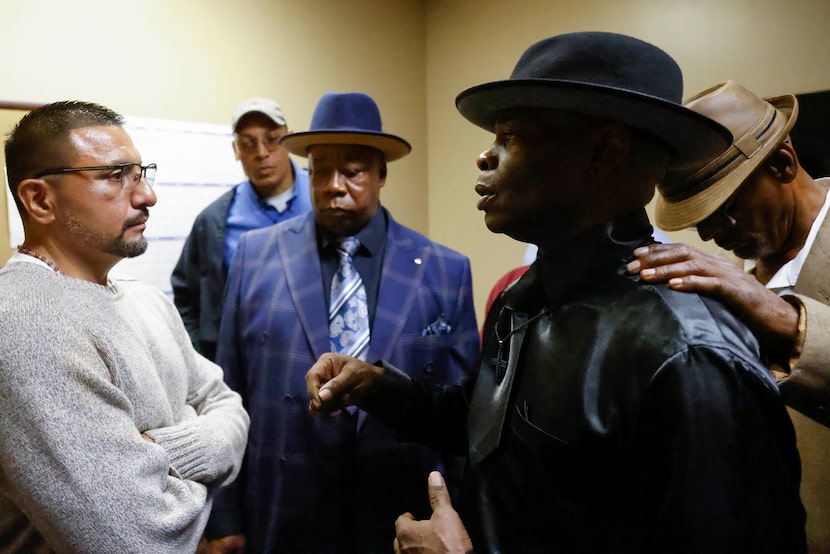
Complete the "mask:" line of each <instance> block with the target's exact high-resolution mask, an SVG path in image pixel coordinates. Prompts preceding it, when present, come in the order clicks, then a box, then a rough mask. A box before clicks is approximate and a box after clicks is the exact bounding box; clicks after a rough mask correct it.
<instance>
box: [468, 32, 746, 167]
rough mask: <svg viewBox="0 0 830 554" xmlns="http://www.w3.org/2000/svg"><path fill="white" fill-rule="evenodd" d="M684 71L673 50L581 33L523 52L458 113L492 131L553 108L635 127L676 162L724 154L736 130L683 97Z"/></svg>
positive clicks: (684, 163) (612, 35)
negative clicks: (663, 145)
mask: <svg viewBox="0 0 830 554" xmlns="http://www.w3.org/2000/svg"><path fill="white" fill-rule="evenodd" d="M682 95H683V75H682V73H681V71H680V67H679V66H678V65H677V62H675V60H674V59H673V58H672V57H671V56H669V55H668V54H667V53H666V52H664V51H663V50H661V49H660V48H657V47H656V46H654V45H652V44H649V43H647V42H644V41H642V40H639V39H636V38H633V37H629V36H626V35H621V34H617V33H604V32H577V33H566V34H563V35H557V36H553V37H549V38H546V39H543V40H541V41H539V42H537V43H535V44H533V45H531V46H530V47H529V48H528V49H527V50H526V51H525V52H524V54H522V56H521V58H520V59H519V61H518V62H517V63H516V67H515V68H514V69H513V73H512V74H511V75H510V79H508V80H505V81H495V82H492V83H485V84H482V85H478V86H474V87H471V88H469V89H467V90H465V91H463V92H461V93H460V94H459V95H458V97H457V98H456V100H455V105H456V107H457V108H458V111H459V112H461V115H463V116H464V117H465V118H467V119H468V120H469V121H471V122H473V123H475V124H476V125H478V126H479V127H482V128H484V129H487V130H489V131H492V130H493V128H494V125H495V122H496V118H497V117H498V114H499V113H500V112H502V111H504V110H508V109H511V108H551V109H556V110H562V111H567V112H574V113H580V114H585V115H589V116H595V117H601V118H604V119H609V120H612V121H618V122H620V123H624V124H627V125H630V126H631V127H633V128H635V129H640V130H642V131H646V132H648V133H650V134H652V135H653V136H656V137H658V138H660V139H663V140H664V141H665V142H667V143H668V144H669V145H670V146H671V147H672V148H673V149H674V154H675V155H674V159H673V161H672V167H687V166H693V165H699V164H700V163H701V162H702V161H704V160H711V159H713V158H715V157H716V156H718V155H719V154H721V153H722V152H724V151H725V150H726V149H727V148H728V147H729V146H730V145H731V144H732V134H731V133H730V132H729V131H728V130H727V129H726V128H725V127H723V126H721V125H720V124H718V123H716V122H715V121H713V120H711V119H709V118H707V117H705V116H703V115H701V114H699V113H696V112H694V111H692V110H690V109H688V108H686V107H684V106H683V105H682V104H681V102H682V100H683V99H682Z"/></svg>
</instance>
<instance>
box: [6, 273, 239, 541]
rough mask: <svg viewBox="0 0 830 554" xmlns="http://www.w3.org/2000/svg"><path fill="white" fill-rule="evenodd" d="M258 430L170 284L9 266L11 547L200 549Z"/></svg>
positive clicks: (8, 494) (8, 532)
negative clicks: (219, 497) (102, 280)
mask: <svg viewBox="0 0 830 554" xmlns="http://www.w3.org/2000/svg"><path fill="white" fill-rule="evenodd" d="M247 432H248V416H247V414H246V413H245V411H244V409H243V408H242V404H241V401H240V399H239V396H238V395H237V394H236V393H234V392H232V391H231V390H230V389H228V387H227V386H226V385H225V384H224V383H223V381H222V372H221V369H220V368H219V367H218V366H216V365H215V364H213V363H211V362H209V361H208V360H206V359H204V358H202V357H201V356H199V355H198V354H197V353H196V352H195V351H194V350H193V348H192V346H191V343H190V339H189V338H188V335H187V332H186V331H185V329H184V326H183V325H182V323H181V320H180V319H179V315H178V313H177V312H176V310H175V308H174V306H173V304H172V302H170V301H169V300H168V299H167V298H166V297H165V296H164V295H163V294H162V293H161V292H159V291H157V290H155V289H154V288H151V287H149V286H146V285H142V284H140V283H138V282H136V281H114V282H111V283H110V285H109V286H107V287H104V286H100V285H96V284H93V283H90V282H87V281H83V280H78V279H73V278H70V277H66V276H64V275H61V274H59V273H55V272H53V271H51V270H49V269H47V268H45V267H41V266H39V265H35V264H32V263H10V264H7V265H6V267H4V268H3V269H2V270H0V552H26V553H29V552H48V551H50V550H55V551H58V552H83V553H96V552H101V553H108V554H112V553H118V554H122V553H128V552H136V553H138V552H140V553H154V552H175V553H187V552H193V551H195V549H196V545H197V543H198V541H199V537H200V535H201V533H202V529H203V528H204V525H205V523H206V520H207V516H208V513H209V510H210V504H211V502H210V496H211V495H210V489H211V486H212V485H219V484H222V483H227V482H229V481H231V480H232V479H233V478H234V477H235V476H236V473H237V472H238V470H239V466H240V464H241V461H242V456H243V452H244V449H245V444H246V439H247ZM142 433H146V434H147V435H148V436H150V437H152V438H153V439H154V440H155V443H152V442H149V441H147V440H144V439H143V438H142V436H141V434H142Z"/></svg>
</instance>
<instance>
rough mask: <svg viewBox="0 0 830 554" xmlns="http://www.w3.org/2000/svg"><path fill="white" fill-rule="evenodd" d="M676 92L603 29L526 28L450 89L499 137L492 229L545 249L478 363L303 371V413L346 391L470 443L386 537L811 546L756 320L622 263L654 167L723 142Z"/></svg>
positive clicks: (563, 547)
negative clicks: (512, 57)
mask: <svg viewBox="0 0 830 554" xmlns="http://www.w3.org/2000/svg"><path fill="white" fill-rule="evenodd" d="M681 98H682V75H681V71H680V68H679V67H678V65H677V63H676V62H675V61H674V60H673V59H672V58H671V57H670V56H669V55H668V54H666V53H665V52H663V51H662V50H660V49H659V48H657V47H655V46H653V45H651V44H648V43H646V42H643V41H641V40H638V39H635V38H632V37H628V36H625V35H620V34H615V33H601V32H578V33H569V34H564V35H558V36H554V37H551V38H547V39H544V40H542V41H540V42H537V43H536V44H534V45H532V46H531V47H530V48H529V49H528V50H526V51H525V53H524V54H523V55H522V57H521V58H520V59H519V61H518V63H517V65H516V67H515V69H514V70H513V73H512V75H511V77H510V79H508V80H503V81H496V82H491V83H485V84H482V85H478V86H474V87H472V88H470V89H467V90H465V91H463V92H462V93H461V94H460V95H459V96H458V97H457V99H456V106H457V107H458V110H459V111H460V112H461V114H462V115H463V116H464V117H466V118H467V119H468V120H470V121H471V122H473V123H474V124H476V125H478V126H480V127H482V128H484V129H486V130H489V131H491V132H493V133H494V134H495V141H494V142H493V144H492V145H491V146H490V147H489V148H488V149H487V150H485V151H484V152H483V153H482V154H481V155H480V156H479V158H478V168H479V170H480V171H479V176H478V179H477V182H476V185H475V190H476V192H477V193H478V194H479V195H480V197H481V198H480V200H479V202H478V208H479V209H480V210H482V211H483V212H484V214H485V215H484V220H485V223H486V225H487V227H488V228H489V229H490V230H491V231H493V232H496V233H505V234H507V235H509V236H511V237H513V238H515V239H517V240H521V241H525V242H530V243H534V244H537V245H538V246H539V256H538V258H537V260H536V261H535V262H534V264H533V265H532V266H531V268H530V269H529V270H528V271H527V272H526V273H525V274H524V275H523V276H522V277H521V278H520V279H519V280H518V281H517V282H516V283H515V284H514V285H512V286H511V287H510V288H509V289H507V290H506V291H505V292H504V293H503V294H502V295H500V297H499V298H498V299H497V300H496V302H495V303H494V305H493V307H492V309H491V310H490V313H489V315H488V317H487V321H486V322H485V330H484V335H483V336H484V351H483V355H482V358H481V363H480V367H479V371H478V373H477V375H476V378H475V379H471V380H470V381H468V382H466V383H465V384H464V386H462V387H454V388H452V387H450V388H443V389H440V390H438V389H437V388H435V387H430V386H429V384H426V383H422V382H418V381H417V380H413V379H411V378H410V377H408V376H407V375H406V374H404V373H402V372H400V371H398V370H396V369H395V368H394V367H392V366H391V365H390V364H385V363H380V364H375V365H368V364H366V363H364V362H361V361H359V360H355V359H353V358H348V357H345V356H340V355H326V356H324V357H323V359H321V360H319V361H318V362H317V364H315V366H314V367H312V368H311V370H310V371H309V374H308V376H307V378H306V380H307V384H308V388H309V396H310V399H311V400H310V405H311V407H312V409H315V410H319V411H326V410H330V409H337V408H341V407H342V406H343V405H344V404H347V403H348V402H356V403H357V404H358V405H359V406H361V408H363V409H366V410H368V411H369V412H370V413H372V414H373V415H377V416H378V417H382V418H384V419H385V420H386V421H389V422H390V423H392V424H394V425H396V426H397V427H398V428H399V429H400V430H401V432H402V433H406V434H410V435H412V436H417V437H420V438H421V440H424V441H428V442H430V443H431V444H439V445H442V446H444V447H445V448H453V449H455V451H456V452H466V453H467V454H468V457H469V462H470V468H469V470H468V471H467V474H466V475H467V477H468V481H467V483H466V485H468V486H465V491H469V492H470V493H471V494H469V495H468V496H466V497H460V498H459V500H460V502H459V508H460V511H459V513H460V514H461V519H459V517H458V514H457V513H456V512H455V511H454V509H453V508H452V505H451V503H450V499H449V495H448V493H447V491H446V489H445V488H444V486H443V484H442V480H441V476H440V474H439V473H438V472H434V473H432V474H431V475H430V476H429V480H428V482H429V485H428V490H429V495H430V499H431V501H432V506H433V515H432V517H431V519H430V520H424V521H417V520H415V519H414V518H413V517H412V516H411V515H410V514H404V515H402V516H401V517H400V518H399V519H398V520H397V522H396V529H397V548H398V549H399V550H400V551H405V552H463V551H465V550H469V549H472V548H473V547H474V548H475V549H476V551H480V552H568V553H574V552H579V553H592V554H596V553H610V552H637V553H652V552H654V553H656V552H661V553H665V552H673V553H677V552H681V553H686V552H695V553H707V554H711V553H719V552H723V553H726V552H729V553H735V552H746V553H749V552H752V553H758V552H768V553H773V552H775V553H782V552H803V551H804V549H805V539H804V510H803V508H802V506H801V502H800V499H799V497H798V485H799V464H798V453H797V451H796V447H795V438H794V433H793V429H792V425H791V423H790V421H789V418H788V417H787V412H786V409H785V408H784V405H783V403H782V402H781V400H780V397H779V396H778V390H777V387H776V384H775V381H774V380H773V379H772V377H771V376H770V374H769V372H768V371H767V370H766V368H765V367H764V366H763V364H762V363H761V362H760V359H759V352H758V344H757V342H756V340H755V338H754V337H753V335H752V333H751V332H750V331H749V330H748V329H747V328H746V326H744V325H743V324H742V323H741V322H740V321H739V320H738V319H737V318H736V317H735V316H734V315H732V314H731V313H730V312H729V311H728V310H727V309H726V308H725V307H724V306H723V305H722V304H720V303H718V302H717V301H715V300H712V299H710V298H707V297H705V296H700V295H694V294H683V293H679V292H677V291H674V290H672V289H670V288H669V287H667V286H665V285H663V284H652V283H647V282H644V281H642V280H640V279H638V278H636V277H633V276H631V275H629V274H627V273H626V271H625V268H626V263H627V262H628V261H630V259H631V258H630V256H631V252H632V251H633V250H634V249H635V248H637V247H638V246H641V245H646V244H649V243H651V242H653V239H652V235H651V233H652V227H651V225H650V224H649V221H648V218H647V216H646V212H645V206H646V204H647V203H648V202H649V200H650V199H651V198H652V196H653V193H654V186H655V183H657V182H658V181H660V179H662V178H663V176H664V174H665V172H666V170H667V169H669V168H680V167H691V166H695V165H698V164H699V163H701V162H702V161H703V160H706V159H711V158H713V157H715V156H716V155H718V154H720V153H721V152H723V151H724V150H725V149H726V148H727V147H728V146H729V144H730V142H731V137H730V134H729V132H728V131H727V130H726V129H725V128H723V127H722V126H721V125H719V124H717V123H715V122H714V121H711V120H710V119H708V118H705V117H703V116H701V115H700V114H697V113H695V112H693V111H692V110H689V109H686V108H684V107H683V106H682V105H681V104H680V102H681ZM424 423H426V425H425V424H424ZM462 519H463V522H464V523H463V524H462V523H461V520H462ZM465 525H466V530H467V531H469V536H467V533H466V532H465Z"/></svg>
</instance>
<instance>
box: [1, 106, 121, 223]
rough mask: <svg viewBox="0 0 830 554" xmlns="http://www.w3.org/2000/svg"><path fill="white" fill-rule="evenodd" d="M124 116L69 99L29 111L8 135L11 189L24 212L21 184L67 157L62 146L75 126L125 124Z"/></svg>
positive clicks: (7, 153) (7, 154) (19, 209)
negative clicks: (20, 197)
mask: <svg viewBox="0 0 830 554" xmlns="http://www.w3.org/2000/svg"><path fill="white" fill-rule="evenodd" d="M123 124H124V117H123V116H122V115H120V114H118V113H116V112H114V111H113V110H111V109H109V108H107V107H104V106H101V105H98V104H93V103H91V102H80V101H75V100H66V101H60V102H54V103H52V104H46V105H45V106H41V107H40V108H36V109H34V110H32V111H31V112H29V113H27V114H26V115H25V116H23V118H22V119H21V120H20V121H19V122H18V123H17V125H15V127H14V129H12V130H11V132H10V133H9V134H8V135H7V136H6V147H5V154H6V176H7V178H8V180H9V189H10V190H11V193H12V197H13V198H14V201H15V203H16V204H17V209H18V211H19V212H20V213H21V215H23V213H24V210H23V206H21V204H20V200H18V198H17V187H18V186H19V185H20V182H21V181H23V180H24V179H28V178H30V177H32V176H33V175H35V174H37V173H38V172H39V171H43V170H45V169H47V168H48V167H53V166H55V165H59V164H61V163H66V162H64V161H63V160H56V159H55V158H56V157H58V156H60V146H61V145H62V141H63V140H65V139H66V137H67V136H68V135H69V132H70V131H72V130H74V129H80V128H83V127H94V126H110V125H119V126H120V125H123Z"/></svg>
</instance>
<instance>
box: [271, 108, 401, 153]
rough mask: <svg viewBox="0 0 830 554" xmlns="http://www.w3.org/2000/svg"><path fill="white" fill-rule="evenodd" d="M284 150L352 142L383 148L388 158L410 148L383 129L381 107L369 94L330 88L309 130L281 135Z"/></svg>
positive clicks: (314, 115)
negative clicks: (332, 90)
mask: <svg viewBox="0 0 830 554" xmlns="http://www.w3.org/2000/svg"><path fill="white" fill-rule="evenodd" d="M280 144H281V145H282V146H284V147H285V149H286V150H288V151H289V152H291V153H292V154H296V155H297V156H302V157H306V156H308V149H309V147H311V146H314V145H315V144H355V145H358V146H369V147H371V148H374V149H376V150H380V151H381V152H383V155H384V157H385V159H386V161H387V162H391V161H393V160H397V159H399V158H403V157H404V156H406V155H407V154H409V152H410V151H411V150H412V147H411V146H410V144H409V143H408V142H407V141H405V140H404V139H402V138H401V137H399V136H396V135H392V134H389V133H385V132H384V131H383V127H382V125H381V120H380V110H378V106H377V104H376V103H375V101H374V100H373V99H372V97H371V96H369V95H368V94H364V93H362V92H329V93H326V94H324V95H323V96H322V97H321V98H320V100H319V101H318V102H317V107H315V108H314V114H313V115H312V116H311V125H310V127H309V130H308V131H303V132H299V133H290V134H288V135H285V136H283V137H282V138H281V139H280Z"/></svg>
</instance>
